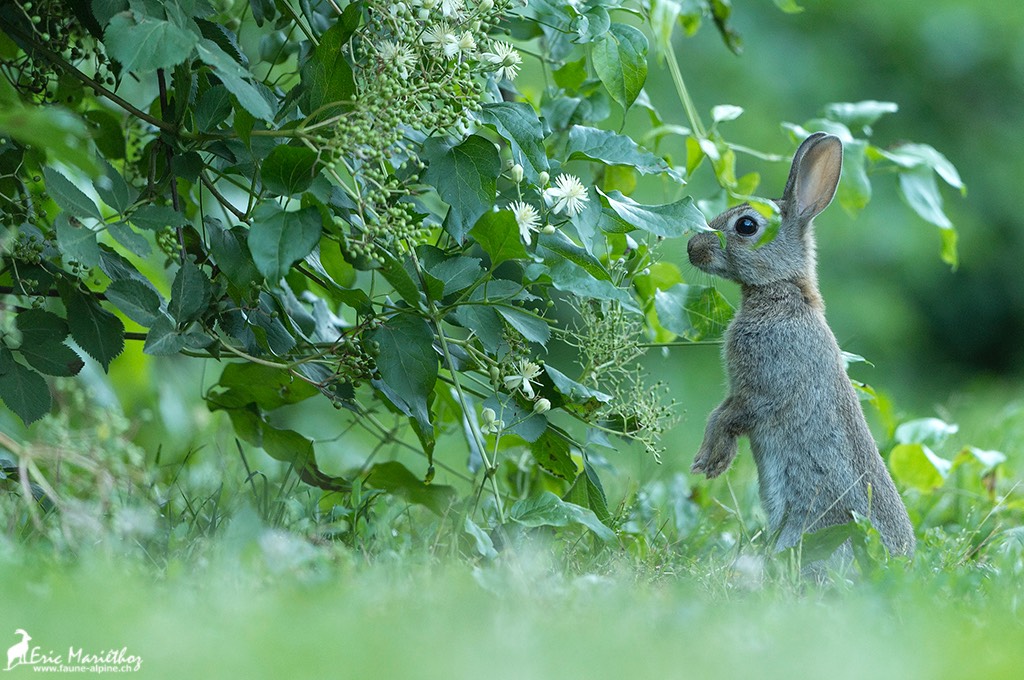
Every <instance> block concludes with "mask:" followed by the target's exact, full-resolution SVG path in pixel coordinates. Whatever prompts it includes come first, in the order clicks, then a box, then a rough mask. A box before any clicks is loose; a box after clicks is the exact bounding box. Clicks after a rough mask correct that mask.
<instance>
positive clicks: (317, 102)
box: [302, 4, 360, 117]
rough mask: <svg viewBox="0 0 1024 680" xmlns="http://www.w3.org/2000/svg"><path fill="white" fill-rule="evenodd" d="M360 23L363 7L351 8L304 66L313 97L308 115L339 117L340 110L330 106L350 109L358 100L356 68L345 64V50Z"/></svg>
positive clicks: (322, 40)
mask: <svg viewBox="0 0 1024 680" xmlns="http://www.w3.org/2000/svg"><path fill="white" fill-rule="evenodd" d="M359 21H360V8H359V6H358V5H357V4H350V5H349V6H348V7H346V8H345V11H344V12H342V15H341V18H340V19H339V20H338V22H337V23H335V24H334V25H333V26H332V27H331V28H329V29H327V30H326V31H324V33H323V35H321V36H320V44H319V45H318V46H317V48H316V50H314V51H313V54H312V55H310V57H309V60H308V61H307V62H306V63H305V64H303V66H302V84H303V86H305V88H306V91H307V92H308V93H309V107H308V108H309V110H308V111H307V113H308V114H310V115H314V114H317V117H328V116H332V115H335V114H337V113H338V110H337V107H334V106H330V105H338V104H341V105H343V106H346V107H347V105H348V104H349V103H350V100H352V99H353V98H354V96H355V92H356V85H355V78H354V77H353V76H352V67H351V66H350V65H349V63H348V62H347V61H346V60H345V49H344V47H345V44H346V43H347V42H348V41H349V38H351V37H352V34H353V33H354V32H355V30H356V28H357V27H358V26H359ZM325 107H328V108H325ZM321 109H324V110H323V111H321Z"/></svg>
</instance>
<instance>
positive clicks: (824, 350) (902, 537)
mask: <svg viewBox="0 0 1024 680" xmlns="http://www.w3.org/2000/svg"><path fill="white" fill-rule="evenodd" d="M842 159H843V146H842V142H840V141H839V139H838V138H837V137H834V136H832V135H827V134H824V133H821V132H818V133H815V134H812V135H811V136H810V137H808V138H807V139H806V140H805V141H804V142H803V144H801V145H800V148H799V149H797V152H796V155H795V156H794V158H793V167H792V169H791V170H790V173H789V180H788V181H787V182H786V189H785V191H784V192H783V195H782V198H781V199H779V200H778V201H776V203H777V205H778V207H779V215H778V217H777V218H776V219H779V220H781V222H779V223H778V231H777V233H776V234H775V236H774V238H773V237H771V235H770V234H769V235H768V236H767V237H766V232H767V231H769V230H768V227H769V224H770V220H769V219H768V218H766V217H764V216H763V215H762V214H761V213H759V212H758V211H757V210H755V209H754V208H752V207H751V206H749V205H747V204H744V205H740V206H737V207H735V208H732V209H730V210H727V211H725V212H724V213H722V214H721V215H719V216H718V217H716V218H715V219H714V220H712V222H711V226H712V227H713V228H714V229H715V230H717V232H720V234H719V233H713V232H704V233H701V234H697V235H696V236H694V237H693V238H692V239H690V242H689V244H688V245H687V251H688V254H689V258H690V262H691V263H693V264H694V265H695V266H696V267H698V268H699V269H701V270H703V271H705V272H707V273H709V274H715V275H717V276H722V277H725V278H727V279H731V280H733V281H736V282H738V283H739V284H740V286H741V291H742V304H741V306H740V310H739V312H738V313H737V314H736V317H735V318H734V319H733V321H732V323H731V324H730V325H729V329H728V332H727V334H726V341H725V352H724V355H725V364H726V369H727V372H728V376H729V396H728V397H726V399H725V401H723V402H722V403H721V404H720V405H719V406H718V408H716V409H715V410H714V411H713V412H712V413H711V415H710V417H709V418H708V424H707V430H706V431H705V433H704V442H703V444H701V447H700V451H699V452H698V453H697V456H696V459H695V460H694V462H693V467H692V468H691V470H692V471H693V472H695V473H704V474H705V475H707V476H708V478H712V477H717V476H718V475H720V474H722V473H723V472H724V471H725V470H726V469H727V468H728V467H729V464H730V463H732V460H733V458H734V457H735V456H736V439H737V437H739V436H740V435H747V436H748V437H749V438H750V448H751V450H752V451H753V454H754V462H755V463H756V464H757V474H758V480H759V483H760V495H761V503H762V505H763V506H764V510H765V512H766V513H767V515H768V522H769V527H770V529H771V530H772V532H773V533H775V534H776V535H777V539H776V547H777V549H779V550H781V549H784V548H788V547H791V546H795V545H797V544H798V543H799V542H800V540H801V537H802V535H803V534H804V533H805V532H809V531H814V530H816V529H821V528H823V527H826V526H831V525H835V524H844V523H846V522H848V521H850V519H851V518H852V515H851V511H856V512H858V513H860V514H861V515H865V516H867V517H870V518H871V521H872V523H873V524H874V526H875V527H876V528H877V529H878V531H879V533H880V534H881V537H882V542H883V543H884V544H885V546H886V548H888V550H889V552H890V553H891V554H899V555H913V552H914V547H915V540H914V529H913V526H911V524H910V518H909V517H908V516H907V510H906V508H905V507H904V505H903V501H902V499H901V498H900V495H899V493H898V492H897V491H896V486H895V485H894V484H893V481H892V478H891V477H890V476H889V472H888V470H886V467H885V464H884V463H883V461H882V458H881V456H880V455H879V453H878V448H877V447H876V445H875V442H874V440H873V439H872V437H871V432H870V431H869V430H868V426H867V422H866V421H865V420H864V412H863V411H862V410H861V406H860V402H859V400H858V399H857V395H856V394H855V393H854V391H853V387H852V385H851V384H850V380H849V378H848V377H847V375H846V370H845V368H844V365H843V359H842V355H841V354H840V351H839V345H838V344H837V343H836V339H835V336H834V335H833V334H832V331H831V329H829V326H828V324H827V323H826V321H825V306H824V303H823V302H822V299H821V294H820V293H819V292H818V280H817V273H816V257H815V242H814V228H813V225H812V222H811V221H812V220H813V219H814V217H815V216H816V215H818V213H820V212H821V211H822V210H824V209H825V208H826V207H827V206H828V204H829V203H831V201H832V198H833V196H834V195H835V192H836V186H837V185H838V183H839V175H840V171H841V169H842ZM721 234H724V242H725V247H724V248H723V247H722V245H721V241H720V235H721Z"/></svg>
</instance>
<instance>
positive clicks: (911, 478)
mask: <svg viewBox="0 0 1024 680" xmlns="http://www.w3.org/2000/svg"><path fill="white" fill-rule="evenodd" d="M952 466H953V464H952V463H951V462H950V461H948V460H946V459H944V458H940V457H939V456H937V455H936V454H935V453H934V452H933V451H932V450H931V449H930V448H928V447H927V446H925V445H924V444H897V445H896V446H895V447H893V450H892V451H891V452H890V453H889V469H890V470H892V476H893V479H895V480H896V481H897V482H898V483H899V484H901V485H903V486H909V487H912V488H915V489H919V490H921V491H932V490H933V489H936V488H938V487H940V486H942V483H943V481H945V479H946V475H948V474H949V470H950V468H952Z"/></svg>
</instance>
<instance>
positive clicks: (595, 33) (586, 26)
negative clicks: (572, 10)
mask: <svg viewBox="0 0 1024 680" xmlns="http://www.w3.org/2000/svg"><path fill="white" fill-rule="evenodd" d="M611 25H612V20H611V17H610V16H608V10H607V9H605V8H604V7H600V6H598V7H594V8H593V9H590V10H587V13H586V14H580V15H578V16H577V17H576V18H575V19H573V22H572V30H573V31H574V32H575V33H576V37H575V38H574V39H573V42H576V43H579V44H585V43H590V42H594V41H595V40H599V39H601V38H603V37H605V36H606V35H607V34H608V29H609V28H610V27H611Z"/></svg>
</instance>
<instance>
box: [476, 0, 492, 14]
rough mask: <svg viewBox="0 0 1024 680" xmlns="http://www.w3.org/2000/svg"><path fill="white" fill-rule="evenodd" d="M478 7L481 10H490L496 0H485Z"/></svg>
mask: <svg viewBox="0 0 1024 680" xmlns="http://www.w3.org/2000/svg"><path fill="white" fill-rule="evenodd" d="M478 7H479V8H480V11H481V12H490V11H491V10H492V9H494V0H483V2H481V3H480V4H479V5H478Z"/></svg>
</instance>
